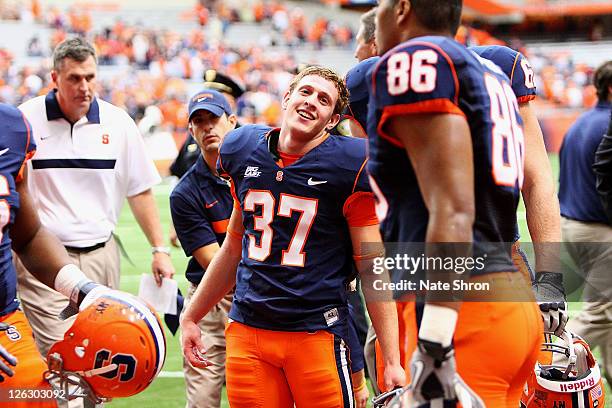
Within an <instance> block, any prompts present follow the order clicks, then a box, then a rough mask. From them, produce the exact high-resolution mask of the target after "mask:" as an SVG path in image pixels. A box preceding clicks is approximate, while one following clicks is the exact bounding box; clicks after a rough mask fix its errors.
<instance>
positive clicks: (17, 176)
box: [0, 104, 56, 407]
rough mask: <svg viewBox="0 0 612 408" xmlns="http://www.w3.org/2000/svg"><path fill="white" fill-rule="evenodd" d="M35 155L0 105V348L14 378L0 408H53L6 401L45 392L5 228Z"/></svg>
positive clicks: (10, 112) (23, 128) (27, 131)
mask: <svg viewBox="0 0 612 408" xmlns="http://www.w3.org/2000/svg"><path fill="white" fill-rule="evenodd" d="M35 151H36V144H35V143H34V138H33V136H32V132H31V128H30V124H29V123H28V121H27V119H26V118H25V117H24V116H23V114H22V113H21V112H20V111H19V110H18V109H16V108H14V107H12V106H8V105H5V104H0V198H1V200H0V212H1V213H2V217H0V220H2V240H1V241H0V257H1V260H0V322H2V323H5V324H7V325H9V328H8V330H5V331H0V344H2V346H4V348H6V349H7V351H8V352H9V353H11V354H12V355H13V356H15V357H17V360H18V363H17V366H16V367H14V370H13V371H14V373H15V375H14V376H13V377H6V378H5V380H4V382H2V383H0V393H1V394H2V395H0V406H2V405H3V404H4V403H6V404H7V405H6V406H9V405H10V406H11V407H25V406H28V407H55V406H56V403H55V400H39V401H24V400H21V401H16V400H12V401H9V400H8V399H7V398H8V390H17V389H25V388H37V389H45V390H49V389H50V387H49V385H48V383H47V382H46V381H44V380H43V373H44V372H45V371H46V370H47V365H46V363H45V361H44V360H43V358H42V356H41V355H40V353H39V352H38V349H37V348H36V345H35V343H34V337H33V335H32V329H31V328H30V325H29V324H28V322H27V320H26V317H25V315H24V314H23V312H22V311H20V310H19V309H18V308H19V301H18V300H17V274H16V271H15V266H14V265H13V257H12V253H11V238H10V237H9V228H10V227H11V226H12V225H13V223H14V222H15V217H16V216H17V214H18V212H19V193H18V192H17V189H16V188H17V187H16V186H17V183H20V182H22V180H23V171H24V168H25V163H26V162H27V160H29V159H30V158H31V157H32V156H33V155H34V152H35Z"/></svg>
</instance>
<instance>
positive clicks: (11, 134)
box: [0, 104, 36, 316]
mask: <svg viewBox="0 0 612 408" xmlns="http://www.w3.org/2000/svg"><path fill="white" fill-rule="evenodd" d="M30 129H31V128H30V124H29V122H28V121H27V119H26V118H25V117H24V116H23V114H22V113H21V111H19V110H18V109H17V108H14V107H12V106H9V105H6V104H0V214H2V216H1V217H0V222H1V224H2V225H1V226H2V240H1V241H0V257H1V258H0V316H2V315H6V314H8V313H11V312H13V311H15V310H16V309H17V307H18V306H19V301H18V300H17V274H16V272H15V267H14V266H13V257H12V254H11V239H10V238H9V227H10V226H11V225H12V224H13V222H15V216H16V214H17V211H18V210H19V194H18V193H17V191H16V182H19V181H20V178H21V171H22V169H23V166H24V164H25V162H26V161H27V160H28V159H29V158H30V157H32V155H34V152H35V150H36V144H35V143H34V139H33V137H32V133H31V130H30Z"/></svg>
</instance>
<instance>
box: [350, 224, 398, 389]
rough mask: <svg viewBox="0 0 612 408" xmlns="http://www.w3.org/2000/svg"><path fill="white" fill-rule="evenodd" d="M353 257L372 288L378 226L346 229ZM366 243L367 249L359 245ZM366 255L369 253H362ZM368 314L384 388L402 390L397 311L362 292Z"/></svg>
mask: <svg viewBox="0 0 612 408" xmlns="http://www.w3.org/2000/svg"><path fill="white" fill-rule="evenodd" d="M349 231H350V235H351V241H352V244H353V256H354V258H355V261H356V262H355V264H356V265H357V269H358V271H359V274H360V276H361V278H362V280H363V286H364V287H371V282H370V281H371V280H372V263H373V262H374V258H375V257H378V256H381V254H383V253H384V247H383V244H382V238H381V236H380V231H379V226H378V224H374V225H367V226H359V227H349ZM364 243H367V245H362V244H364ZM365 251H367V252H368V253H364V252H365ZM364 296H365V300H366V306H367V308H368V314H369V315H370V319H371V320H372V326H374V330H375V331H376V334H377V336H378V341H379V342H380V348H381V351H382V355H383V361H384V364H385V386H386V387H387V389H392V388H394V387H395V386H403V385H404V383H405V381H406V378H405V375H404V370H403V368H402V367H401V365H400V354H399V342H398V339H399V329H398V324H397V309H396V307H395V303H394V302H393V300H392V299H388V300H385V299H379V298H378V299H377V298H376V293H375V292H374V291H372V290H367V289H366V290H364Z"/></svg>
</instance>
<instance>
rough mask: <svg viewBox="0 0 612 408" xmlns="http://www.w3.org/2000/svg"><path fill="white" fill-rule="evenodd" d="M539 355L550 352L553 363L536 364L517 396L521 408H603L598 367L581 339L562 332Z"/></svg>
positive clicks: (544, 346) (602, 389) (602, 392)
mask: <svg viewBox="0 0 612 408" xmlns="http://www.w3.org/2000/svg"><path fill="white" fill-rule="evenodd" d="M547 336H548V338H549V339H551V338H552V334H547ZM542 351H549V352H551V353H552V357H553V360H552V361H553V362H552V364H549V365H544V364H541V363H539V362H538V363H536V366H535V369H534V371H533V373H532V374H531V377H530V378H529V380H528V381H527V384H525V389H524V391H523V394H522V396H521V407H522V408H553V407H566V408H578V407H591V408H597V407H602V408H603V407H604V406H605V389H604V386H603V383H602V380H601V374H600V372H599V365H598V364H597V361H595V357H593V354H592V353H591V350H590V348H589V345H588V344H587V343H586V342H585V341H584V340H583V339H582V338H581V337H579V336H577V335H575V334H572V333H570V332H567V331H566V332H564V333H563V335H562V337H559V341H557V342H552V341H550V342H545V343H544V344H543V345H542Z"/></svg>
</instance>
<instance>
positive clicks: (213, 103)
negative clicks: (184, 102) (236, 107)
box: [189, 89, 232, 119]
mask: <svg viewBox="0 0 612 408" xmlns="http://www.w3.org/2000/svg"><path fill="white" fill-rule="evenodd" d="M200 109H203V110H207V111H209V112H210V113H212V114H213V115H215V116H221V115H223V113H224V112H225V113H226V114H228V115H231V114H232V108H231V107H230V105H229V102H228V101H227V99H225V96H223V94H221V93H220V92H217V91H215V90H214V89H203V90H201V91H200V92H198V93H196V94H195V95H194V96H192V97H191V99H190V100H189V119H191V115H193V113H194V112H195V111H198V110H200Z"/></svg>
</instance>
